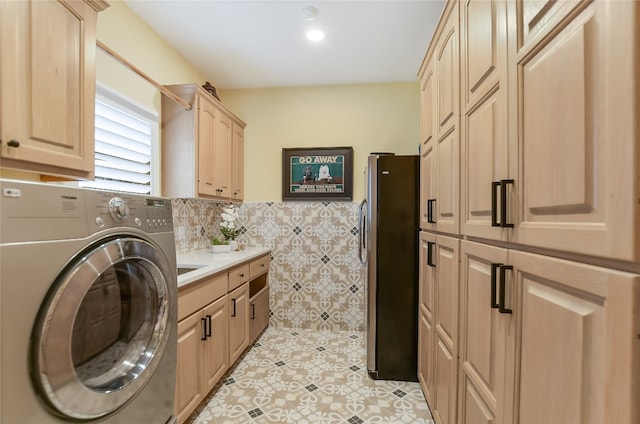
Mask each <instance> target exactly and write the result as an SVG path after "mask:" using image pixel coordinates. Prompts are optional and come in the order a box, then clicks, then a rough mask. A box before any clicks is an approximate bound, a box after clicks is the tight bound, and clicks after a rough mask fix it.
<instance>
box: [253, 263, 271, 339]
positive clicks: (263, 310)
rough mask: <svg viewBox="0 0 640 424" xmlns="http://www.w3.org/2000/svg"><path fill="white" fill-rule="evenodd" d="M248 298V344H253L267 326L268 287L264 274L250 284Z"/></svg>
mask: <svg viewBox="0 0 640 424" xmlns="http://www.w3.org/2000/svg"><path fill="white" fill-rule="evenodd" d="M249 296H250V297H249V307H250V310H249V343H253V342H254V341H255V340H256V339H257V338H258V336H259V335H260V333H262V331H263V330H264V329H265V328H267V327H268V326H269V285H268V283H267V275H266V274H264V275H262V276H261V277H260V278H258V279H256V280H254V281H252V282H251V286H250V293H249Z"/></svg>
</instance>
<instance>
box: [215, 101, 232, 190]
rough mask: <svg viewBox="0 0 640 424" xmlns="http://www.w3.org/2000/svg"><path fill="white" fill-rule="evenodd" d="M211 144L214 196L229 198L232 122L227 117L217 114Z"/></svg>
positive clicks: (220, 113) (223, 114)
mask: <svg viewBox="0 0 640 424" xmlns="http://www.w3.org/2000/svg"><path fill="white" fill-rule="evenodd" d="M218 117H219V118H218V121H217V122H216V129H215V140H214V143H213V146H214V147H213V162H212V163H211V166H212V167H213V177H214V185H215V188H216V190H215V191H216V194H215V195H216V196H219V197H227V198H228V197H231V145H232V143H233V128H232V127H233V121H232V120H231V117H229V115H227V114H225V113H222V112H218Z"/></svg>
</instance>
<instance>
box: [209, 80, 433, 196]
mask: <svg viewBox="0 0 640 424" xmlns="http://www.w3.org/2000/svg"><path fill="white" fill-rule="evenodd" d="M220 98H221V99H222V102H223V103H224V104H225V105H226V106H228V107H229V108H230V109H231V110H232V111H234V113H235V114H236V115H238V116H239V117H240V118H242V120H244V121H245V122H246V123H247V128H246V129H245V160H244V164H245V180H244V181H245V201H250V202H265V201H280V200H281V199H282V148H284V147H341V146H353V149H354V161H353V162H354V166H353V168H354V170H353V173H354V187H353V200H354V201H357V202H359V201H360V200H362V199H363V198H364V191H365V178H364V171H365V168H366V161H367V156H368V155H369V153H370V152H374V151H375V152H380V151H390V152H394V153H396V154H417V153H418V145H419V130H420V121H419V109H420V89H419V86H418V83H417V82H416V83H390V84H359V85H338V86H322V87H297V88H270V89H251V90H249V89H248V90H221V91H220Z"/></svg>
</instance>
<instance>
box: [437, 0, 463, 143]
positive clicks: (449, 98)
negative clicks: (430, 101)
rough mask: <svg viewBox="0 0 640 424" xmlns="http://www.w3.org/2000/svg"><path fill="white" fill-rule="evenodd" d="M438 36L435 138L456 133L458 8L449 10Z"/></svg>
mask: <svg viewBox="0 0 640 424" xmlns="http://www.w3.org/2000/svg"><path fill="white" fill-rule="evenodd" d="M441 19H446V21H445V23H444V25H443V27H442V31H441V32H440V34H439V36H438V42H437V45H436V50H435V68H436V69H435V71H436V77H437V87H438V91H437V101H436V105H437V108H436V110H437V112H436V113H437V115H436V116H437V127H436V128H437V130H438V131H437V134H438V138H441V137H442V136H444V135H446V134H447V133H448V132H450V131H453V130H455V129H456V127H457V125H458V123H457V118H458V110H459V104H460V101H459V93H460V91H459V84H458V73H459V62H458V6H457V2H456V4H454V5H453V6H452V7H450V8H449V9H448V15H447V16H446V17H443V18H441Z"/></svg>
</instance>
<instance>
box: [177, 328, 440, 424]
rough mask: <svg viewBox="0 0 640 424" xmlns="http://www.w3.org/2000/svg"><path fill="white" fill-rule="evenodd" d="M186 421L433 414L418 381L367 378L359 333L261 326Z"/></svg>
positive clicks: (427, 418) (300, 422) (370, 419)
mask: <svg viewBox="0 0 640 424" xmlns="http://www.w3.org/2000/svg"><path fill="white" fill-rule="evenodd" d="M187 423H189V424H205V423H234V424H236V423H237V424H241V423H295V424H306V423H323V424H324V423H327V424H328V423H336V424H337V423H348V424H364V423H372V424H373V423H376V424H378V423H387V424H396V423H398V424H399V423H411V424H420V423H423V424H432V423H433V421H432V418H431V413H430V412H429V408H428V406H427V403H426V402H425V400H424V397H423V395H422V391H421V390H420V386H419V384H418V383H413V382H400V381H380V380H377V381H376V380H372V379H371V378H369V376H368V374H367V370H366V348H365V341H364V333H362V332H347V331H335V332H329V331H322V332H318V331H312V330H292V329H274V328H269V329H267V331H265V333H264V334H263V335H262V336H261V337H260V339H258V341H257V342H256V343H255V344H254V346H252V347H251V348H250V349H249V350H248V351H247V352H246V353H245V355H244V357H243V358H242V359H241V360H240V361H239V362H238V364H237V365H236V367H235V368H234V369H232V370H230V371H229V372H228V373H227V375H226V376H225V377H223V379H222V380H221V381H220V382H219V383H218V385H217V386H216V387H215V388H214V389H213V391H212V393H211V394H210V395H209V397H208V398H207V399H206V400H205V401H204V402H203V403H202V404H201V405H200V406H199V407H198V408H197V409H196V411H195V412H194V413H193V414H192V415H191V417H190V418H189V419H188V420H187Z"/></svg>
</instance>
